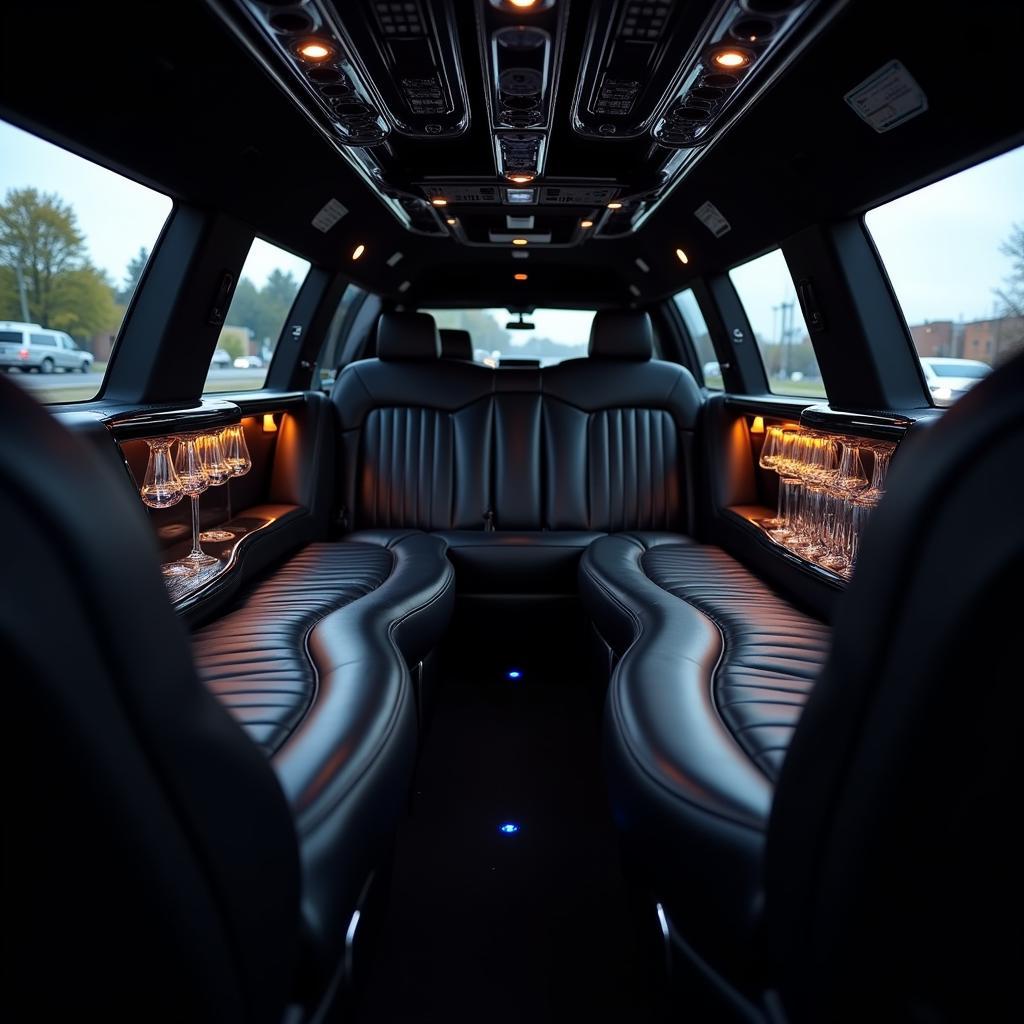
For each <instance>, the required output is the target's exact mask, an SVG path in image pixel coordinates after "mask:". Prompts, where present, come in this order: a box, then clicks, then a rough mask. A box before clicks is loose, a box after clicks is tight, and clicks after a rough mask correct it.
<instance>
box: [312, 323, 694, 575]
mask: <svg viewBox="0 0 1024 1024" xmlns="http://www.w3.org/2000/svg"><path fill="white" fill-rule="evenodd" d="M377 351H378V358H377V359H367V360H363V361H360V362H357V363H353V364H351V365H350V366H348V367H346V368H345V370H344V371H343V372H342V373H341V374H340V375H339V378H338V381H337V383H336V384H335V387H334V391H333V394H332V400H333V402H334V406H335V410H336V415H337V421H338V426H339V436H340V439H341V446H340V447H341V455H340V461H341V470H340V474H339V475H340V481H339V492H340V495H341V499H340V505H341V518H342V520H343V521H344V522H345V524H346V525H347V527H348V528H349V529H350V530H353V531H354V532H353V533H352V535H351V538H352V539H353V540H359V539H360V537H361V536H363V531H366V530H371V531H374V534H373V535H374V536H376V537H379V536H381V535H382V531H383V535H387V534H388V533H389V532H391V531H396V530H397V531H402V530H406V529H410V528H412V529H419V530H423V531H429V532H432V533H434V534H435V535H436V536H438V537H441V538H442V539H443V540H444V542H445V543H446V545H447V547H448V554H449V557H450V558H451V560H452V562H453V563H454V564H455V566H456V569H457V570H458V575H459V581H460V588H461V589H463V590H470V591H481V590H495V589H497V590H504V591H507V592H520V593H521V592H549V593H550V592H551V591H552V590H559V591H561V592H562V593H574V592H575V589H576V568H577V564H578V562H579V556H580V554H581V553H582V551H583V550H585V548H586V547H587V545H589V544H590V543H591V542H592V541H593V540H595V539H596V538H597V537H600V536H602V535H604V534H606V533H609V532H613V531H618V530H625V529H643V530H669V531H678V530H682V531H688V530H689V529H690V528H691V523H692V516H693V510H692V506H693V482H692V472H691V466H692V462H693V443H694V432H695V429H696V424H697V416H698V413H699V411H700V406H701V395H700V391H699V390H698V388H697V385H696V383H695V382H694V380H693V377H692V376H691V375H690V373H689V371H687V370H686V369H684V368H683V367H681V366H679V365H677V364H675V363H668V362H661V361H658V360H653V359H652V358H651V355H652V341H651V325H650V321H649V319H648V318H647V316H646V314H642V313H634V312H604V313H599V314H597V316H596V317H595V319H594V327H593V330H592V333H591V339H590V355H589V357H588V358H587V359H575V360H569V361H567V362H565V363H562V364H561V365H559V366H555V367H551V368H549V369H545V370H535V369H504V370H491V369H488V368H486V367H484V366H480V365H477V364H474V363H472V362H466V361H456V360H449V359H445V360H442V359H440V358H439V356H440V352H441V348H440V344H439V340H438V332H437V329H436V326H435V324H434V320H433V318H432V317H430V316H428V315H426V314H421V313H387V314H384V315H383V316H382V317H381V319H380V323H379V326H378V334H377Z"/></svg>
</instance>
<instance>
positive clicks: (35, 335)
mask: <svg viewBox="0 0 1024 1024" xmlns="http://www.w3.org/2000/svg"><path fill="white" fill-rule="evenodd" d="M91 366H92V353H91V352H84V351H83V350H82V349H80V348H79V347H78V346H77V345H76V344H75V341H74V339H73V338H72V337H71V335H69V334H65V333H64V332H63V331H51V330H49V329H48V328H46V327H41V326H40V325H39V324H23V323H12V322H11V321H9V320H0V368H3V369H7V370H9V369H12V368H14V367H17V368H18V369H19V370H21V371H22V372H23V373H28V372H29V370H36V371H38V372H39V373H53V371H54V370H68V371H70V370H80V371H81V372H82V373H88V372H89V368H90V367H91Z"/></svg>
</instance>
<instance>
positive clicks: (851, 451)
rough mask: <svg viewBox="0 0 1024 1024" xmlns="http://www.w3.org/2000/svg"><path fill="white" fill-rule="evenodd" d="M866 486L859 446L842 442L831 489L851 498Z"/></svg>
mask: <svg viewBox="0 0 1024 1024" xmlns="http://www.w3.org/2000/svg"><path fill="white" fill-rule="evenodd" d="M867 486H868V478H867V475H866V474H865V472H864V462H863V460H862V459H861V455H860V446H859V445H858V444H853V443H851V441H844V442H843V443H842V451H841V454H840V456H839V471H838V472H837V473H836V478H835V480H834V481H833V487H835V489H836V490H837V491H839V493H840V494H842V495H844V496H845V497H848V498H852V497H854V496H856V495H857V494H859V493H860V492H861V491H863V490H864V489H865V488H866V487H867Z"/></svg>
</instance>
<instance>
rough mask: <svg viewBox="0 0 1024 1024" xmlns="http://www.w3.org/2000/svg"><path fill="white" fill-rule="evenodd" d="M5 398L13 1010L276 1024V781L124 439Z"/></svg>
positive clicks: (291, 885) (1, 627)
mask: <svg viewBox="0 0 1024 1024" xmlns="http://www.w3.org/2000/svg"><path fill="white" fill-rule="evenodd" d="M0 406H2V408H3V421H4V429H3V430H2V431H0V531H2V535H3V536H4V537H5V538H6V539H7V545H6V546H7V550H6V552H5V556H4V563H5V564H4V585H3V587H2V588H0V643H2V646H3V650H4V664H5V671H4V680H5V690H6V694H5V696H6V700H7V702H8V703H7V707H8V712H7V714H8V718H7V721H8V730H9V739H8V743H9V744H11V745H12V746H13V748H14V750H15V751H16V755H15V756H14V757H12V758H11V759H10V762H9V772H10V771H11V770H12V769H15V766H16V774H9V775H8V780H7V787H6V792H7V799H6V806H5V816H6V819H7V820H6V823H5V826H6V835H7V839H6V841H5V889H7V892H6V895H5V904H6V906H5V912H6V914H7V920H6V922H5V927H6V928H7V930H8V934H9V935H10V936H12V937H16V938H14V939H13V941H12V942H11V943H9V944H8V954H7V956H8V962H7V971H8V974H7V976H8V979H9V983H8V985H7V986H5V987H6V989H7V993H6V994H7V997H8V998H9V999H11V1000H12V1002H13V1003H14V1004H16V1005H19V1006H20V1008H21V1012H22V1013H25V1012H26V1011H27V1010H28V1009H29V1008H31V1011H30V1012H29V1015H30V1016H33V1017H38V1018H39V1019H70V1018H71V1017H72V1016H74V1017H78V1016H82V1015H84V1016H90V1015H91V1014H89V1012H88V1011H89V1010H94V1011H96V1014H95V1015H96V1016H98V1017H100V1018H101V1019H103V1020H140V1019H146V1020H160V1021H164V1020H175V1021H183V1020H188V1021H211V1022H212V1021H218V1022H224V1021H238V1022H243V1021H245V1022H249V1021H267V1022H269V1021H276V1020H278V1019H279V1017H280V1015H281V1013H282V1011H283V1008H284V1004H285V1002H286V999H287V997H288V993H289V988H290V985H291V983H292V980H293V979H292V974H293V970H294V965H295V962H296V955H297V951H296V941H297V934H298V921H299V868H298V851H297V844H296V838H295V835H294V829H293V825H292V817H291V814H290V811H289V809H288V807H287V805H286V802H285V799H284V796H283V794H282V792H281V790H280V787H279V786H278V784H277V781H276V779H275V777H274V775H273V773H272V771H271V769H270V767H269V766H268V765H267V763H266V761H265V759H264V758H263V755H262V754H261V753H260V752H259V750H258V749H257V748H256V747H255V746H254V745H253V744H252V743H251V742H250V741H249V740H248V738H247V737H246V736H245V735H244V734H243V733H242V731H241V730H240V729H239V727H238V726H237V725H236V724H235V723H234V722H233V721H232V720H231V719H230V718H229V717H228V715H227V714H226V713H225V712H224V710H223V709H222V708H221V707H220V705H219V704H218V703H217V702H216V701H215V700H214V699H213V698H212V697H211V696H210V695H209V693H208V692H207V690H206V689H205V688H204V687H203V686H202V685H201V684H200V683H199V681H198V679H197V677H196V674H195V671H194V669H193V665H192V662H191V658H190V654H189V651H190V646H189V640H188V637H187V634H186V632H185V628H184V626H183V624H182V623H181V622H180V621H179V620H178V618H177V617H176V616H175V614H174V612H173V610H172V608H171V605H170V603H169V601H168V599H167V596H166V593H165V588H164V584H163V580H162V579H161V576H160V572H159V568H158V557H157V552H156V548H155V543H154V538H153V535H152V530H151V528H150V526H149V524H148V522H147V521H146V518H145V516H144V513H143V510H142V507H141V505H140V504H139V503H138V502H136V501H133V500H132V499H131V497H130V496H128V494H126V489H125V480H124V467H123V466H122V465H120V464H119V463H118V461H117V457H116V453H115V452H114V449H113V447H112V446H109V445H108V446H106V448H108V449H110V452H111V454H110V458H109V460H105V459H104V458H103V457H102V456H100V455H99V454H97V451H96V450H94V448H93V446H88V445H85V444H83V443H82V442H81V441H80V440H78V439H77V438H75V437H73V436H71V435H69V434H68V433H67V432H66V431H64V430H63V429H62V428H61V427H60V426H59V425H58V424H57V422H56V421H55V420H54V419H53V418H52V417H51V416H50V415H49V414H48V413H47V412H45V411H44V410H43V409H42V408H41V407H40V406H38V405H37V404H36V403H35V402H34V401H33V400H31V399H30V398H28V397H27V396H25V395H24V394H23V393H21V391H20V390H19V389H17V388H16V387H15V386H14V385H12V384H9V383H8V382H6V381H4V380H2V379H0ZM72 1007H73V1011H72V1009H71V1008H72Z"/></svg>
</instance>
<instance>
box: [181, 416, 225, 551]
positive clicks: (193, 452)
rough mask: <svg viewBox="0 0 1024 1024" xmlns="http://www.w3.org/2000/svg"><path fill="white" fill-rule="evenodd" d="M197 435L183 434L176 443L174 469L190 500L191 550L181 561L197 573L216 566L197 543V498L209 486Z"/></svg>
mask: <svg viewBox="0 0 1024 1024" xmlns="http://www.w3.org/2000/svg"><path fill="white" fill-rule="evenodd" d="M198 438H199V435H198V434H184V435H182V437H181V440H180V441H179V442H178V454H177V456H176V458H175V460H174V468H175V470H176V471H177V473H178V478H179V479H180V480H181V489H182V491H183V492H184V493H185V494H186V495H187V496H188V497H189V498H191V499H192V550H191V551H190V552H189V553H188V554H187V555H186V556H185V557H184V558H183V559H181V561H183V562H185V563H187V564H189V565H193V566H195V567H196V569H197V571H198V570H199V569H201V568H203V567H204V566H207V565H216V564H217V561H218V559H216V558H213V557H212V556H210V555H208V554H206V552H205V551H203V547H202V544H201V543H200V541H199V496H200V495H201V494H202V493H203V491H205V490H206V489H207V487H209V486H210V478H209V477H208V476H207V475H206V469H205V468H204V466H203V459H202V456H201V455H200V452H199V445H198V444H197V443H196V442H197V440H198Z"/></svg>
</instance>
